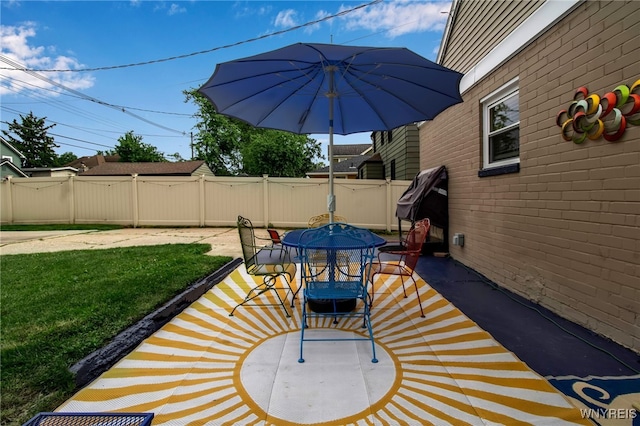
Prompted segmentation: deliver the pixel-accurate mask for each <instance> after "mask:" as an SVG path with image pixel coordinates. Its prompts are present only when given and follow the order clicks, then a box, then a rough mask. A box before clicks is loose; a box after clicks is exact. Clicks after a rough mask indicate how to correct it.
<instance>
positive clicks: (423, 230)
mask: <svg viewBox="0 0 640 426" xmlns="http://www.w3.org/2000/svg"><path fill="white" fill-rule="evenodd" d="M430 227H431V221H430V220H429V219H422V220H419V221H417V222H416V223H415V224H414V226H413V228H411V230H410V231H409V233H408V234H407V239H406V241H405V250H406V255H405V258H404V264H405V266H406V267H407V268H410V269H411V270H412V271H413V270H414V269H415V267H416V265H417V264H418V259H419V258H420V255H421V254H422V245H423V244H424V242H425V241H426V239H427V235H429V228H430Z"/></svg>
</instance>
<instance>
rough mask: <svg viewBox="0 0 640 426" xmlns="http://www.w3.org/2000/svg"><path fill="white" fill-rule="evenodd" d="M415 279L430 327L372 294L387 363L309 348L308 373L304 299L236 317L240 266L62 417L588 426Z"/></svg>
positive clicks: (414, 309)
mask: <svg viewBox="0 0 640 426" xmlns="http://www.w3.org/2000/svg"><path fill="white" fill-rule="evenodd" d="M416 279H417V282H418V286H419V290H420V294H421V297H422V303H423V307H424V310H425V315H426V318H421V317H420V313H419V309H418V305H417V299H416V297H415V292H413V291H411V292H407V294H408V295H409V297H408V298H404V296H403V292H402V287H401V285H400V281H399V279H397V278H395V277H387V276H381V277H380V278H379V280H378V281H377V282H376V286H375V288H376V297H375V305H374V308H373V312H372V323H373V327H374V332H375V338H376V345H377V355H378V359H379V362H378V363H377V364H374V363H372V362H371V345H370V342H366V341H343V342H308V343H306V344H305V360H306V362H305V363H302V364H300V363H298V357H299V341H300V325H301V320H300V317H301V312H300V303H299V301H297V302H296V304H295V308H293V309H290V311H292V316H291V317H290V318H287V317H286V316H285V315H284V312H283V310H282V308H281V307H272V306H271V307H266V306H265V307H258V306H245V307H241V308H239V309H238V310H237V311H236V313H235V314H234V316H233V317H230V316H229V312H230V311H231V309H232V308H233V306H235V305H236V304H237V303H238V302H239V301H240V300H242V298H243V297H244V295H245V294H246V292H247V291H248V289H249V288H250V287H253V286H255V284H256V281H255V279H254V277H252V276H250V275H248V274H246V272H245V271H244V267H242V266H241V267H239V268H238V269H236V270H234V271H233V272H232V273H231V274H230V275H228V276H227V277H226V278H225V279H224V280H223V281H222V282H221V283H219V284H218V285H216V286H215V287H213V288H212V289H211V290H210V291H209V292H207V293H206V294H204V295H203V296H202V297H201V298H200V299H199V300H197V301H196V302H194V303H193V304H192V305H191V306H190V307H188V308H187V309H185V310H184V311H183V312H182V313H180V314H179V315H178V316H176V317H175V318H174V319H173V320H172V321H171V322H169V323H168V324H166V325H165V326H164V327H163V328H162V329H160V330H158V331H157V332H156V333H155V334H153V335H152V336H150V337H149V338H148V339H146V340H145V341H144V342H142V343H141V344H140V345H139V346H138V347H137V348H136V349H135V350H134V351H133V352H132V353H130V354H129V355H128V356H126V357H125V358H123V359H122V360H121V361H120V362H119V363H118V364H116V365H115V366H114V367H113V368H111V369H110V370H108V371H107V372H105V373H104V374H102V375H101V376H100V377H99V378H97V379H96V380H95V381H93V382H92V383H91V384H89V385H88V386H87V387H85V388H84V389H82V390H80V391H79V392H78V393H77V394H76V395H74V396H73V397H72V398H71V399H70V400H68V401H67V402H66V403H64V404H63V405H62V406H61V407H59V408H58V411H63V412H100V411H119V412H152V413H154V415H155V417H154V419H153V424H154V425H180V426H182V425H205V424H207V425H208V424H210V425H223V424H228V425H235V424H242V425H244V424H256V425H262V424H265V425H271V424H273V425H302V424H316V425H345V424H354V425H355V424H359V425H398V424H407V425H423V424H434V425H442V424H455V425H460V424H470V425H494V424H508V425H512V424H513V425H515V424H535V425H561V424H590V423H589V422H588V421H587V420H585V419H582V418H581V416H580V412H579V410H578V409H576V408H575V407H574V406H573V405H571V404H570V403H569V402H568V400H567V399H566V397H565V396H564V395H563V394H561V393H559V392H558V391H557V390H556V389H555V388H554V387H552V386H551V385H550V384H549V382H547V381H546V380H545V379H544V378H543V377H541V376H540V375H538V374H537V373H535V372H534V371H532V370H531V369H530V368H528V367H527V365H526V364H524V363H523V362H522V361H520V360H519V359H518V358H517V357H516V356H515V355H514V354H512V353H511V352H509V351H507V350H506V349H505V348H504V347H503V346H501V345H500V344H499V343H498V342H496V341H495V340H494V339H493V338H492V337H491V335H489V334H488V333H487V332H485V331H483V330H482V329H481V328H479V327H478V326H477V325H476V324H475V323H474V322H472V321H471V320H470V319H469V318H467V317H466V316H465V315H464V314H462V313H461V312H460V311H459V310H458V309H457V308H456V307H455V306H453V305H452V304H451V303H449V302H448V301H447V300H445V299H444V298H443V297H442V296H440V295H439V294H438V293H437V292H436V291H435V290H433V289H432V288H431V287H430V286H429V285H428V284H427V283H426V282H425V281H424V280H422V279H420V278H419V277H418V276H417V275H416ZM299 282H300V278H299V276H297V277H296V280H295V283H297V284H299ZM261 297H273V295H271V294H265V295H263V296H261ZM271 303H275V298H273V300H271ZM360 323H361V320H353V321H349V320H344V319H343V320H341V321H339V322H338V324H337V325H334V324H333V322H332V320H331V319H328V320H326V321H322V320H318V322H316V323H310V324H309V325H310V330H309V331H308V332H313V333H332V334H341V335H346V334H347V333H360V332H361V330H362V329H361V328H360Z"/></svg>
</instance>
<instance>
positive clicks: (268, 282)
mask: <svg viewBox="0 0 640 426" xmlns="http://www.w3.org/2000/svg"><path fill="white" fill-rule="evenodd" d="M287 275H288V274H287ZM281 276H283V274H278V275H267V276H265V277H264V278H263V280H262V284H260V285H259V286H257V287H254V288H252V289H251V290H249V292H248V293H247V295H246V296H245V298H244V300H243V301H242V302H240V303H238V304H237V305H236V306H235V307H234V308H233V309H232V310H231V313H230V314H229V316H230V317H232V316H233V313H234V312H235V311H236V309H238V308H239V307H240V306H242V305H244V304H246V303H248V302H251V301H252V300H253V299H255V298H256V297H258V296H260V295H262V294H264V293H266V292H267V291H269V290H273V292H275V294H276V297H277V298H278V301H279V302H280V305H281V306H282V309H284V312H285V315H286V316H287V318H291V315H290V314H289V311H288V310H287V308H286V306H285V305H284V301H283V300H282V298H281V297H280V294H279V293H278V289H277V288H276V287H275V285H276V282H277V280H278V277H281ZM283 278H284V277H283ZM284 279H285V280H286V278H284ZM287 285H288V286H289V291H291V285H289V284H288V283H287Z"/></svg>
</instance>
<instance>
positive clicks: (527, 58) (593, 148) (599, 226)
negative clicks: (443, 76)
mask: <svg viewBox="0 0 640 426" xmlns="http://www.w3.org/2000/svg"><path fill="white" fill-rule="evenodd" d="M639 34H640V2H635V1H627V2H622V1H612V2H591V1H589V2H585V3H583V4H582V5H580V6H579V7H578V8H577V9H576V10H574V11H573V12H572V13H571V14H569V15H568V16H567V17H565V18H564V19H563V20H562V21H561V22H560V23H559V24H557V25H556V26H555V27H553V28H551V29H550V30H548V31H547V32H546V33H545V34H543V35H542V36H541V37H540V38H538V39H537V40H536V41H534V42H533V43H532V44H530V45H529V46H528V47H527V48H525V50H524V51H522V52H520V53H518V54H517V55H516V56H515V57H513V58H512V59H510V60H509V61H508V62H507V63H506V64H504V65H503V66H502V67H501V68H500V69H498V70H496V71H494V72H493V73H492V74H490V75H489V76H487V77H486V78H485V79H483V80H482V81H481V82H480V83H478V84H477V85H476V86H474V87H472V88H471V89H470V90H469V91H467V93H465V94H464V100H465V102H464V103H463V104H459V105H456V106H454V107H452V108H450V109H448V110H447V111H445V112H444V113H443V114H441V115H440V116H438V117H436V119H435V120H433V121H432V122H429V123H426V124H425V125H423V126H422V127H421V129H420V144H421V152H420V154H421V155H420V158H421V168H422V169H426V168H429V167H435V166H439V165H442V164H444V165H446V166H447V169H448V171H449V215H450V229H449V234H450V235H453V233H455V232H461V233H464V234H465V246H464V247H463V248H460V247H456V246H451V247H450V250H451V255H452V256H453V257H454V258H456V259H457V260H459V261H461V262H462V263H464V264H466V265H468V266H470V267H472V268H474V269H475V270H477V271H479V272H480V273H482V274H484V275H485V276H487V277H488V278H490V279H492V280H494V281H495V282H497V283H498V284H500V285H502V286H504V287H506V288H508V289H510V290H512V291H514V292H516V293H518V294H521V295H523V296H525V297H527V298H529V299H531V300H534V301H537V302H539V303H540V304H542V305H543V306H545V307H547V308H549V309H551V310H553V311H555V312H557V313H558V314H560V315H561V316H563V317H565V318H568V319H570V320H573V321H575V322H577V323H580V324H582V325H584V326H586V327H588V328H590V329H591V330H593V331H595V332H596V333H599V334H601V335H604V336H607V337H609V338H611V339H612V340H614V341H616V342H619V343H621V344H622V345H624V346H627V347H630V348H632V349H634V350H635V351H638V352H640V126H628V127H627V130H626V132H625V134H624V136H623V137H622V139H620V140H619V141H617V142H613V143H612V142H607V141H605V140H604V139H603V138H601V139H598V140H596V141H590V140H587V141H585V142H584V143H583V144H581V145H577V144H574V143H573V142H566V141H564V140H563V139H562V138H561V136H560V129H559V127H557V125H556V124H555V117H556V114H557V112H558V111H560V110H561V109H563V108H566V107H567V106H568V104H569V103H570V102H571V101H572V100H573V95H574V93H575V90H576V88H577V87H580V86H586V87H587V88H588V89H589V92H590V93H596V94H599V95H603V94H604V93H606V92H609V91H612V90H613V89H614V88H615V87H616V86H618V85H620V84H626V85H629V86H630V85H631V84H633V82H634V81H636V80H638V79H640V59H638V58H640V36H639ZM515 77H519V89H520V93H519V95H520V171H519V172H518V173H513V174H505V175H499V176H491V177H478V170H480V169H481V168H482V121H481V120H482V109H481V106H480V102H479V100H480V99H481V98H482V97H484V96H486V95H487V94H489V93H491V92H492V91H494V90H496V89H498V88H499V87H501V86H502V85H503V84H505V83H507V82H508V81H510V80H511V79H513V78H515Z"/></svg>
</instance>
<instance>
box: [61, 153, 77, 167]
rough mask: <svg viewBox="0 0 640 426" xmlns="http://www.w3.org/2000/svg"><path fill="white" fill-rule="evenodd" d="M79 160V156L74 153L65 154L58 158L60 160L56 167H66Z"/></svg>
mask: <svg viewBox="0 0 640 426" xmlns="http://www.w3.org/2000/svg"><path fill="white" fill-rule="evenodd" d="M77 159H78V156H77V155H75V154H74V153H73V152H65V153H63V154H60V155H59V156H58V159H57V161H56V163H57V164H56V166H64V165H65V164H69V163H71V162H73V161H76V160H77Z"/></svg>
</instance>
